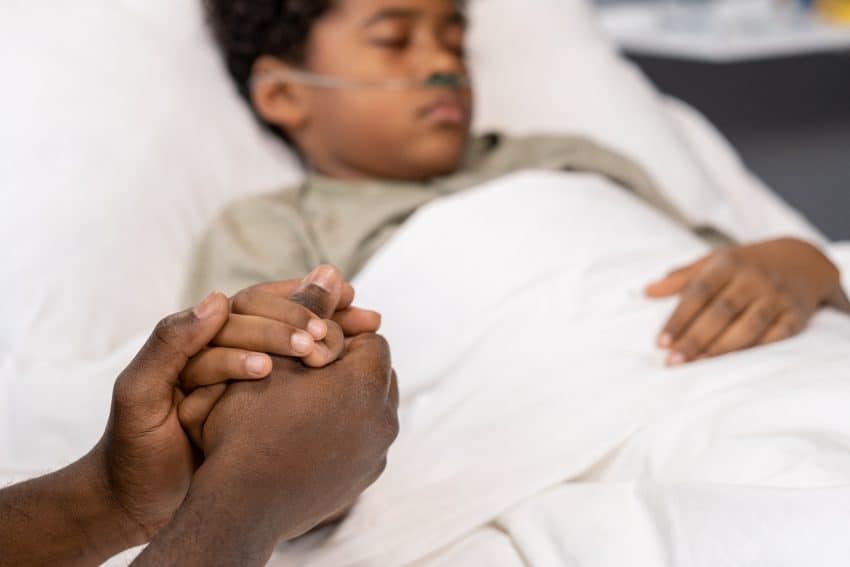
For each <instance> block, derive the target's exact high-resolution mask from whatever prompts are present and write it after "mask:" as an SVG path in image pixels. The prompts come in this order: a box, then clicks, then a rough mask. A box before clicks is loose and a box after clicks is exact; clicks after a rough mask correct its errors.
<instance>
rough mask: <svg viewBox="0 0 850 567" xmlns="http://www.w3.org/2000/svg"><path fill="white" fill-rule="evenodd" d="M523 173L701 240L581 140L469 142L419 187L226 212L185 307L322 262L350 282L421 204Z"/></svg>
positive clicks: (332, 183)
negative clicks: (556, 179) (585, 190)
mask: <svg viewBox="0 0 850 567" xmlns="http://www.w3.org/2000/svg"><path fill="white" fill-rule="evenodd" d="M523 169H544V170H561V171H576V172H591V173H597V174H600V175H603V176H605V177H607V178H608V179H610V180H612V181H613V182H615V183H617V184H618V185H620V186H622V187H623V188H624V189H626V190H628V191H631V192H633V193H634V194H636V195H637V196H639V197H641V198H642V199H644V200H645V201H646V202H648V203H650V204H651V205H652V206H654V207H655V208H657V209H658V210H659V211H661V212H662V213H664V214H665V215H667V216H668V217H670V218H671V219H673V220H674V221H675V222H677V223H679V224H681V225H683V226H685V227H687V228H688V229H690V230H693V231H694V232H696V233H697V234H699V235H700V236H702V237H704V238H706V239H708V240H712V241H722V240H724V237H723V236H722V235H720V234H719V233H718V232H716V231H713V230H712V229H710V228H708V227H700V226H694V225H692V224H691V223H689V222H688V221H687V220H686V219H685V218H684V217H683V216H682V215H681V214H680V213H679V211H677V210H676V208H674V207H673V206H672V205H671V204H670V203H669V202H668V200H667V199H666V198H665V197H664V196H663V195H662V194H661V192H660V191H659V190H658V187H657V186H656V185H655V183H654V182H653V180H652V179H651V178H650V177H649V175H648V174H647V173H646V172H645V171H644V170H643V169H642V168H641V167H639V166H638V165H637V164H635V163H634V162H632V161H631V160H629V159H628V158H626V157H624V156H622V155H619V154H617V153H616V152H614V151H611V150H609V149H606V148H603V147H601V146H599V145H597V144H595V143H593V142H591V141H589V140H587V139H584V138H579V137H542V136H541V137H529V138H507V137H503V136H500V135H497V134H490V135H486V136H482V137H479V138H476V139H475V140H473V141H472V142H471V143H470V146H469V148H468V150H467V152H466V154H465V156H464V159H463V162H462V164H461V166H460V167H459V168H458V170H457V171H456V172H455V173H453V174H452V175H449V176H446V177H442V178H438V179H434V180H432V181H429V182H427V183H415V182H398V181H381V180H369V181H342V180H337V179H331V178H328V177H324V176H321V175H317V174H309V175H308V176H307V177H306V179H305V181H304V182H303V183H302V184H301V185H300V186H299V187H294V188H291V189H287V190H284V191H279V192H276V193H271V194H268V195H261V196H256V197H250V198H247V199H244V200H242V201H239V202H236V203H235V204H233V205H231V206H230V207H228V208H227V209H226V210H225V211H224V212H223V213H222V214H221V216H220V217H219V218H218V219H217V220H216V221H215V222H214V223H213V225H212V226H211V227H210V229H209V232H208V233H207V235H206V237H205V238H204V239H203V241H202V243H201V245H200V247H199V249H198V250H197V253H196V257H195V263H194V268H193V270H192V273H191V275H190V279H189V283H188V288H187V290H186V297H185V299H187V304H190V303H193V302H194V301H197V300H198V299H200V298H202V297H204V296H205V295H206V294H207V293H208V292H209V291H210V290H212V289H218V290H221V291H223V292H225V293H228V294H232V293H235V292H237V291H239V290H240V289H244V288H245V287H248V286H251V285H254V284H256V283H260V282H265V281H278V280H287V279H293V278H297V277H302V276H304V275H305V274H307V273H309V272H310V271H311V270H312V269H313V268H314V267H315V266H317V265H318V264H322V263H330V264H334V265H336V266H338V267H340V268H341V269H342V271H343V273H344V274H345V276H346V277H347V278H352V277H354V276H355V275H356V274H357V273H358V271H359V270H360V269H361V268H362V267H363V266H364V265H365V263H366V262H367V261H368V260H369V258H371V257H372V255H373V254H374V253H375V252H376V251H377V250H378V249H379V248H380V247H381V246H382V245H383V244H384V243H386V242H387V241H388V240H389V239H390V238H391V237H392V236H393V235H394V234H395V232H396V231H397V230H398V229H399V227H400V226H401V225H402V224H404V222H405V221H406V220H407V219H408V218H410V216H411V215H412V214H413V213H414V212H416V211H417V210H418V209H419V208H420V207H422V206H423V205H425V204H427V203H429V202H431V201H433V200H434V199H437V198H439V197H441V196H445V195H451V194H453V193H457V192H460V191H464V190H466V189H470V188H472V187H475V186H477V185H480V184H482V183H484V182H486V181H490V180H493V179H496V178H498V177H502V176H504V175H507V174H510V173H513V172H516V171H520V170H523Z"/></svg>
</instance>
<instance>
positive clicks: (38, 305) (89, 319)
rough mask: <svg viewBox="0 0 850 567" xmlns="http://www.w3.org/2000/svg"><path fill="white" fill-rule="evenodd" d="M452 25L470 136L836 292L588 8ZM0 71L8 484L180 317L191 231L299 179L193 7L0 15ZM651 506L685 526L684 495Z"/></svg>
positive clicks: (532, 10) (39, 462)
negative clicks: (595, 171)
mask: <svg viewBox="0 0 850 567" xmlns="http://www.w3.org/2000/svg"><path fill="white" fill-rule="evenodd" d="M471 10H472V16H471V19H472V22H473V27H472V30H471V38H470V50H469V51H470V56H471V62H472V66H473V69H474V80H475V82H476V84H477V87H478V99H479V100H478V111H477V118H476V123H477V128H478V130H486V129H491V128H495V129H500V130H503V131H509V132H513V133H518V134H521V133H527V132H540V131H545V132H554V133H557V132H566V133H572V134H584V135H587V136H590V137H592V138H594V139H597V140H598V141H600V142H602V143H604V144H607V145H609V146H611V147H613V148H615V149H617V150H619V151H622V152H624V153H626V154H627V155H629V156H631V157H632V158H634V159H635V160H637V161H639V162H640V163H641V164H642V165H644V167H646V168H647V170H648V171H649V173H650V174H651V175H652V176H653V177H654V178H655V179H656V181H657V182H658V183H659V185H660V186H661V187H662V188H663V190H664V191H665V193H666V194H667V196H668V197H669V198H670V199H671V200H672V201H673V202H674V203H676V204H677V205H678V206H679V207H680V208H681V209H682V210H683V211H684V212H685V213H686V214H687V215H688V216H689V217H690V218H692V219H694V220H697V221H704V222H708V223H712V224H715V225H716V226H718V227H719V228H721V229H723V230H724V231H726V232H727V233H729V234H731V235H733V236H735V237H737V238H739V239H741V240H754V239H761V238H769V237H774V236H779V235H794V236H800V237H803V238H808V239H810V240H815V241H819V242H821V243H822V244H824V245H825V246H828V250H829V252H830V254H832V256H833V257H834V258H835V259H836V261H838V262H839V263H840V264H842V265H843V266H844V272H845V274H846V273H848V272H850V246H848V245H842V244H837V243H826V242H825V241H824V240H823V238H822V236H821V235H820V234H819V232H818V231H817V230H816V229H815V228H814V227H812V226H811V225H810V224H809V223H808V222H807V221H806V220H805V219H804V218H802V217H801V216H800V215H799V214H798V213H797V212H795V211H793V210H791V209H790V208H789V207H787V206H786V205H785V204H784V203H782V202H781V201H780V200H779V199H778V198H776V197H775V196H774V195H773V194H772V193H771V192H770V190H769V189H768V188H767V187H765V186H764V185H763V184H762V183H761V182H760V181H759V180H758V179H756V178H755V177H754V176H752V175H751V174H750V173H749V172H748V171H747V170H746V168H745V167H744V165H743V164H742V163H741V162H740V160H739V159H738V157H737V156H736V154H735V152H734V151H733V149H732V148H731V147H730V146H729V144H728V143H727V142H726V141H725V140H723V138H722V137H721V136H720V134H719V133H718V132H717V131H716V130H715V129H714V128H713V127H712V126H711V125H710V124H709V123H708V122H707V121H706V120H705V119H704V118H703V117H702V116H701V115H700V114H699V113H698V112H696V111H695V110H694V109H692V108H689V107H688V106H687V105H685V104H683V103H682V102H680V101H677V100H672V99H668V98H665V97H663V96H662V95H660V94H659V93H657V92H656V91H655V90H654V89H653V88H652V87H651V86H650V85H649V83H648V82H647V81H646V79H645V78H644V77H642V76H641V75H640V73H639V72H638V71H637V70H636V69H635V68H634V67H633V66H631V65H630V64H629V63H627V62H626V61H625V60H623V59H622V58H621V57H620V56H619V55H618V54H617V53H616V51H615V49H614V48H613V47H612V46H611V45H610V44H609V43H608V41H606V40H605V39H604V38H603V36H602V35H601V34H600V32H599V31H598V29H597V27H596V25H595V23H594V20H593V16H592V12H591V8H590V6H589V5H588V3H586V2H585V1H583V0H531V1H528V2H522V3H521V7H519V5H518V3H516V2H515V1H513V0H476V1H474V2H473V3H472V8H471ZM0 60H2V68H3V69H4V71H5V77H6V78H7V79H6V82H5V87H6V88H4V89H3V90H2V92H0V108H2V109H3V114H4V119H3V124H4V126H3V128H2V130H0V147H1V148H2V152H3V159H2V161H0V187H2V188H3V190H2V194H0V231H2V232H0V234H2V236H3V241H4V242H5V243H6V247H5V249H6V253H5V254H4V262H3V265H2V268H0V290H2V291H3V292H4V296H5V297H6V298H7V302H6V307H5V309H4V315H5V316H4V317H3V318H2V320H0V463H2V464H3V469H4V471H5V473H6V474H7V476H8V477H9V478H12V477H13V476H15V475H17V476H20V475H23V476H26V475H28V474H35V473H37V472H39V471H43V470H47V469H50V468H52V467H55V466H59V465H62V464H64V463H67V462H68V461H70V460H71V459H73V458H75V457H76V456H79V455H80V454H81V453H82V452H83V451H85V450H86V449H87V448H88V447H90V446H91V445H92V444H93V443H94V441H95V440H96V439H97V438H98V437H99V435H100V432H101V430H102V427H103V424H104V423H105V420H106V415H107V411H108V407H109V404H108V400H109V397H110V392H111V384H112V381H113V380H114V377H115V375H116V373H117V371H118V370H119V369H120V368H121V367H122V366H123V365H124V364H126V362H127V361H128V360H129V357H130V355H131V354H132V353H133V352H134V351H135V349H136V348H137V346H138V345H139V344H140V343H141V340H142V338H143V337H144V336H145V335H146V333H147V332H149V330H150V329H151V328H152V326H153V324H154V323H155V321H156V320H157V319H158V318H160V317H161V316H162V315H164V314H166V313H169V312H172V311H175V310H177V309H178V308H180V307H181V306H180V305H179V299H178V298H179V296H180V292H181V288H182V286H183V283H184V277H185V274H186V272H187V268H188V266H189V263H190V261H191V252H192V248H193V246H194V244H195V243H196V242H197V241H198V239H199V238H200V237H201V236H202V234H203V231H204V229H205V227H206V226H207V225H208V224H209V222H210V221H211V220H212V219H213V218H214V216H215V215H216V214H217V213H218V212H219V211H220V210H221V209H222V207H224V206H225V205H226V204H227V203H229V202H231V201H233V200H235V199H238V198H240V197H244V196H247V195H250V194H254V193H257V192H264V191H271V190H276V189H278V188H280V187H282V186H285V185H288V184H291V183H293V182H295V181H297V180H298V178H299V176H300V172H299V170H298V168H297V166H296V162H295V160H294V158H293V156H292V155H290V154H289V153H288V152H287V150H286V149H285V148H283V147H282V146H281V144H280V143H279V141H278V140H277V139H275V138H273V137H271V136H270V135H269V134H267V133H266V132H264V131H263V130H262V129H261V128H260V127H259V126H258V125H257V124H256V123H255V122H254V121H253V118H252V117H251V116H250V113H249V111H248V109H247V108H245V105H244V104H243V103H242V102H241V101H240V100H238V98H237V96H236V94H235V91H234V89H233V88H232V86H231V84H230V82H229V78H228V77H227V76H226V73H225V71H224V69H223V66H222V64H221V63H220V61H219V59H218V57H217V55H216V53H215V52H214V49H213V47H212V45H211V42H210V40H209V38H208V36H207V33H206V30H205V29H204V25H203V21H202V16H201V14H200V8H199V2H195V1H189V0H186V1H184V2H179V3H175V2H173V1H166V0H144V1H143V0H112V1H109V2H107V1H106V0H84V1H81V2H75V3H70V4H68V3H58V4H57V3H53V4H51V5H46V4H34V3H23V2H11V3H10V2H7V3H4V4H3V5H2V6H0ZM612 490H615V491H616V489H612ZM647 490H656V492H657V491H658V490H662V492H663V489H658V488H657V487H651V486H650V487H649V488H647ZM663 494H664V497H665V498H667V497H668V496H669V498H671V499H673V500H671V501H672V502H674V504H676V505H679V504H681V505H682V506H685V508H684V509H685V510H687V509H688V508H687V506H686V505H685V504H683V503H686V502H688V498H689V497H690V496H688V495H689V494H690V493H688V494H685V495H683V496H682V498H681V499H678V500H677V499H676V498H677V496H676V493H675V491H673V492H663ZM702 496H703V493H699V494H697V495H696V496H694V498H697V497H702ZM611 498H614V497H611ZM615 500H616V499H614V500H611V502H614V501H615ZM665 501H667V500H665ZM671 537H672V536H671ZM638 539H639V538H638ZM585 544H586V545H590V544H589V543H587V542H585ZM599 544H600V545H602V542H600V543H599Z"/></svg>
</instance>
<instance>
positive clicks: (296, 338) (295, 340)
mask: <svg viewBox="0 0 850 567" xmlns="http://www.w3.org/2000/svg"><path fill="white" fill-rule="evenodd" d="M290 342H291V344H292V350H293V351H295V354H299V355H304V354H309V353H310V351H311V350H313V346H314V345H315V343H314V342H313V337H311V336H310V335H308V334H307V333H301V332H298V333H293V334H292V339H290Z"/></svg>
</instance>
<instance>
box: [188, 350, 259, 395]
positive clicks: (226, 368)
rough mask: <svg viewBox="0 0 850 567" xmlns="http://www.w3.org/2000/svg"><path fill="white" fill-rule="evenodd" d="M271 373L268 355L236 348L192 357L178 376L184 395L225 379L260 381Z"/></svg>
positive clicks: (205, 351)
mask: <svg viewBox="0 0 850 567" xmlns="http://www.w3.org/2000/svg"><path fill="white" fill-rule="evenodd" d="M271 371H272V360H271V358H270V357H269V356H268V355H267V354H263V353H259V352H251V351H246V350H242V349H237V348H221V347H216V348H206V349H204V350H202V351H201V352H200V353H198V354H197V355H195V356H193V357H192V358H190V359H189V361H188V362H187V363H186V366H185V367H184V368H183V371H182V372H181V373H180V385H181V387H182V389H183V390H184V391H185V392H191V391H193V390H195V389H196V388H200V387H202V386H209V385H212V384H219V383H224V382H227V381H228V380H261V379H263V378H265V377H266V376H268V375H269V373H271Z"/></svg>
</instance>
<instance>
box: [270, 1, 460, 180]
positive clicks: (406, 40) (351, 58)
mask: <svg viewBox="0 0 850 567" xmlns="http://www.w3.org/2000/svg"><path fill="white" fill-rule="evenodd" d="M464 32H465V19H464V16H463V14H462V12H460V11H459V10H458V8H457V7H456V4H455V2H454V0H338V3H337V6H335V7H334V8H332V9H331V10H330V11H329V12H328V13H327V14H326V15H325V16H324V17H323V18H322V19H321V20H319V21H318V22H317V23H316V24H315V25H314V27H313V30H312V33H311V36H310V39H309V41H308V44H307V53H306V60H305V65H304V66H305V68H306V70H308V71H310V72H313V73H319V74H322V75H329V76H333V77H340V78H347V79H354V80H366V81H381V80H387V79H399V78H402V79H420V80H425V79H427V78H428V77H430V76H432V75H434V74H435V73H440V74H451V75H460V76H462V77H464V78H468V77H467V69H466V64H465V59H464V52H463V42H464ZM255 94H256V93H255ZM280 96H281V97H283V101H282V103H285V104H289V105H292V106H293V107H294V108H291V109H290V111H292V112H289V113H288V114H286V113H285V115H283V116H282V118H281V120H278V121H277V124H278V125H279V126H281V127H282V128H284V130H285V131H286V132H287V133H288V134H289V135H290V136H291V137H292V138H293V140H294V141H295V142H296V144H297V145H298V146H299V148H300V149H301V151H302V152H303V153H304V155H305V157H306V158H307V160H308V161H309V162H310V165H311V166H312V167H313V168H315V169H317V170H318V171H320V172H322V173H324V174H327V175H331V176H334V177H340V178H349V179H353V178H364V177H371V178H384V179H402V180H426V179H430V178H432V177H435V176H439V175H444V174H447V173H451V172H452V171H453V170H454V169H455V168H456V167H457V166H458V163H459V161H460V158H461V155H462V153H463V150H464V148H465V145H466V141H467V139H468V137H469V128H470V121H471V115H472V93H471V90H470V89H468V88H465V89H462V90H455V89H451V88H444V87H439V88H411V89H406V90H395V91H393V90H381V89H374V88H367V89H364V88H343V89H324V88H316V87H309V86H304V85H291V84H290V85H286V86H285V87H284V92H282V93H281V94H280ZM272 100H273V99H272ZM257 101H258V98H257V97H256V96H255V103H256V102H257ZM267 102H268V101H267ZM295 111H297V112H295ZM293 117H294V118H293ZM266 118H267V119H268V118H269V115H268V113H267V114H266Z"/></svg>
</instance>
